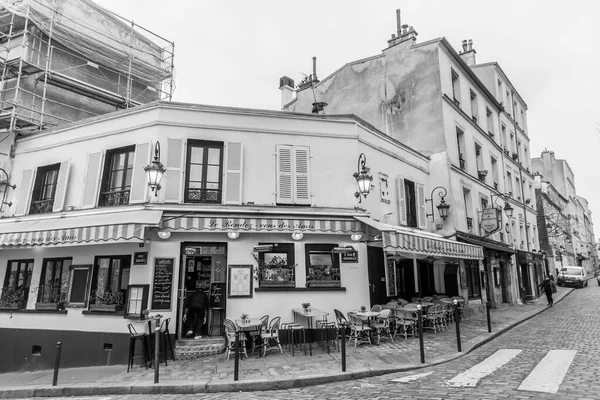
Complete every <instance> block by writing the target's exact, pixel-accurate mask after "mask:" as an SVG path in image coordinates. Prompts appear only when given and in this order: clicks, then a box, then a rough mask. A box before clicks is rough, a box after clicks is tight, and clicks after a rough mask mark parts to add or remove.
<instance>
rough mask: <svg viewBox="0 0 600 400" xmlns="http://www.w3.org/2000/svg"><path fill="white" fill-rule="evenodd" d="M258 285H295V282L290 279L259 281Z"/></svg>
mask: <svg viewBox="0 0 600 400" xmlns="http://www.w3.org/2000/svg"><path fill="white" fill-rule="evenodd" d="M260 287H264V288H268V287H296V282H292V281H277V280H274V281H260Z"/></svg>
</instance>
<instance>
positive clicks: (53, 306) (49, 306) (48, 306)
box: [35, 303, 58, 311]
mask: <svg viewBox="0 0 600 400" xmlns="http://www.w3.org/2000/svg"><path fill="white" fill-rule="evenodd" d="M35 309H36V310H52V311H57V310H58V303H35Z"/></svg>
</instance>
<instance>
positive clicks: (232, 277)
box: [228, 265, 252, 297]
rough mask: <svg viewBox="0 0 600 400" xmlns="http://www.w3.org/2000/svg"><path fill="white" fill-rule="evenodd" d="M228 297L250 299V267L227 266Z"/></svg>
mask: <svg viewBox="0 0 600 400" xmlns="http://www.w3.org/2000/svg"><path fill="white" fill-rule="evenodd" d="M228 279H229V297H252V265H230V266H229V274H228Z"/></svg>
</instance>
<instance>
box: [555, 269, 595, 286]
mask: <svg viewBox="0 0 600 400" xmlns="http://www.w3.org/2000/svg"><path fill="white" fill-rule="evenodd" d="M556 284H557V285H558V286H578V287H580V288H582V287H584V286H587V285H588V281H587V273H586V271H585V268H583V267H579V266H576V265H567V266H564V267H561V269H560V270H559V272H558V280H557V282H556Z"/></svg>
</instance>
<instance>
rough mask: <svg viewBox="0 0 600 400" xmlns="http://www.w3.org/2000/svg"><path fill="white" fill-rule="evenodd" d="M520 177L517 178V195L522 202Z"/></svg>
mask: <svg viewBox="0 0 600 400" xmlns="http://www.w3.org/2000/svg"><path fill="white" fill-rule="evenodd" d="M520 182H521V181H520V180H519V177H518V176H515V194H516V195H517V199H518V200H521V185H520Z"/></svg>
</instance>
